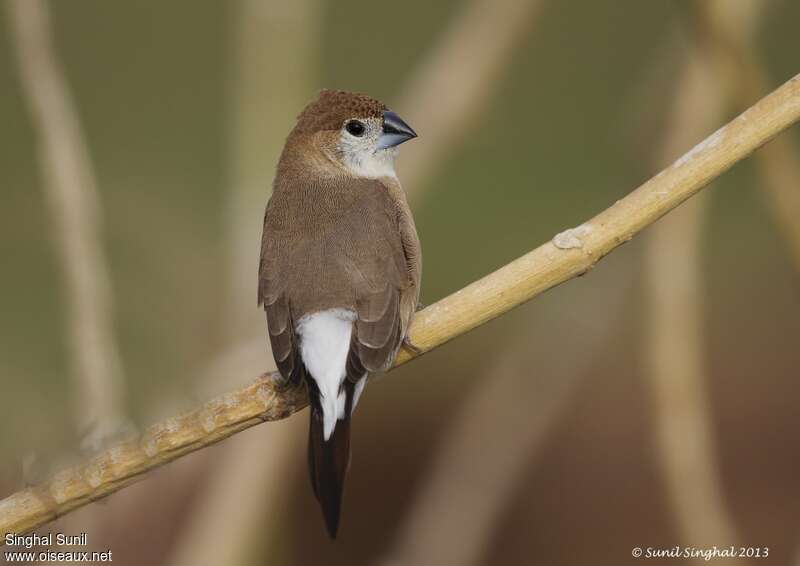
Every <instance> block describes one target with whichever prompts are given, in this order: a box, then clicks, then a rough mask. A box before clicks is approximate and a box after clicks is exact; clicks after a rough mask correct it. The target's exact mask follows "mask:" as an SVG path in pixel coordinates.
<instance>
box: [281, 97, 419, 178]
mask: <svg viewBox="0 0 800 566" xmlns="http://www.w3.org/2000/svg"><path fill="white" fill-rule="evenodd" d="M415 137H417V133H416V132H415V131H414V130H413V129H411V126H409V125H408V124H406V123H405V122H404V121H403V120H402V119H401V118H400V116H398V115H397V114H395V113H394V112H392V111H391V110H389V109H388V108H386V105H385V104H383V103H382V102H380V101H378V100H375V99H374V98H370V97H369V96H366V95H364V94H356V93H353V92H347V91H342V90H323V91H322V92H321V93H320V95H319V97H318V98H317V99H316V100H315V101H313V102H311V103H310V104H309V105H308V106H306V108H305V109H304V110H303V112H302V113H301V114H300V116H299V117H298V118H297V125H296V126H295V128H294V130H293V131H292V134H291V136H290V140H293V141H294V144H293V145H295V146H297V149H299V150H300V152H301V153H303V154H305V156H306V157H307V158H311V159H312V160H316V161H317V162H319V158H320V157H323V158H324V159H325V160H326V161H328V162H329V163H330V164H332V165H333V166H334V167H336V168H339V169H342V168H343V169H344V170H346V171H347V172H348V173H350V174H351V175H353V176H356V177H367V178H378V177H385V176H390V177H393V176H395V172H394V158H395V155H396V154H397V146H398V145H400V144H401V143H403V142H406V141H408V140H410V139H412V138H415Z"/></svg>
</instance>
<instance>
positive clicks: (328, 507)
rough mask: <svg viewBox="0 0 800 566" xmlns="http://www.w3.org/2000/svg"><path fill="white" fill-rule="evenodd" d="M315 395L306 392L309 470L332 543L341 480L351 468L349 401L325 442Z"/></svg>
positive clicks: (336, 527)
mask: <svg viewBox="0 0 800 566" xmlns="http://www.w3.org/2000/svg"><path fill="white" fill-rule="evenodd" d="M310 381H313V380H310ZM346 390H347V391H346V393H347V396H348V398H352V394H353V392H352V386H350V387H346ZM316 393H317V392H312V391H309V395H310V396H311V397H312V403H311V407H310V411H309V413H310V414H311V425H310V426H309V431H308V469H309V473H310V475H311V486H312V487H313V488H314V494H315V495H316V496H317V500H318V501H319V502H320V505H321V506H322V514H323V515H324V517H325V525H326V526H327V527H328V534H330V536H331V538H333V539H335V538H336V533H337V531H338V530H339V515H340V513H341V509H342V492H343V491H344V480H345V476H346V475H347V470H348V468H349V467H350V415H349V414H350V402H349V401H350V399H348V403H347V405H348V406H347V409H346V410H345V415H346V416H345V418H344V419H342V420H340V421H338V422H337V423H336V428H334V429H333V433H332V434H331V437H330V438H329V439H328V440H325V437H324V429H323V418H322V409H321V407H320V405H319V402H318V401H317V402H315V400H314V397H315V396H316V395H315V394H316ZM317 398H318V397H317Z"/></svg>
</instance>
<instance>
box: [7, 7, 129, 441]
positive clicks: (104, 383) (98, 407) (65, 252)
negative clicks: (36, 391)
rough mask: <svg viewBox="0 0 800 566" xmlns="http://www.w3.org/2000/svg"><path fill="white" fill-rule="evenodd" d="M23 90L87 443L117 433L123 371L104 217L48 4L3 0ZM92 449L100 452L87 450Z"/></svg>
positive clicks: (80, 420)
mask: <svg viewBox="0 0 800 566" xmlns="http://www.w3.org/2000/svg"><path fill="white" fill-rule="evenodd" d="M6 8H7V13H8V16H9V21H10V24H11V31H12V37H13V42H14V44H15V47H16V53H17V59H18V67H19V73H20V79H21V85H22V88H23V91H24V94H25V101H26V103H27V104H28V107H29V111H30V114H31V118H32V120H33V125H34V129H35V131H36V135H37V145H38V151H39V161H40V164H41V168H42V172H43V186H44V190H45V198H46V201H47V205H48V207H49V212H50V224H51V225H52V236H53V241H54V243H55V245H56V249H57V252H58V259H59V261H60V264H61V271H62V273H63V277H64V285H65V287H66V290H65V298H66V304H67V323H68V332H67V335H68V340H69V342H70V350H71V356H72V359H73V369H72V374H73V377H74V380H75V386H76V390H77V395H76V397H75V415H76V421H77V426H78V429H79V430H80V431H81V432H83V433H87V434H88V435H89V436H88V437H87V439H86V443H87V444H88V445H93V444H96V442H95V441H97V442H99V441H100V439H101V438H102V437H103V436H104V435H108V434H111V433H112V432H118V430H117V429H119V427H120V426H121V425H122V424H123V421H122V418H123V417H122V415H123V413H124V411H123V408H124V407H123V406H124V395H123V371H122V363H121V361H120V355H119V351H118V347H117V342H116V338H115V332H114V325H113V321H112V318H113V317H112V311H113V304H112V303H113V301H112V293H111V282H110V279H111V278H110V275H109V269H108V265H107V262H106V258H105V256H104V253H103V250H102V245H101V242H102V237H101V232H102V229H101V224H102V211H101V207H100V202H99V195H98V190H97V183H96V180H95V176H94V172H93V170H92V164H91V159H90V156H89V149H88V147H87V145H86V141H85V139H84V136H83V133H82V132H81V127H80V123H79V120H78V113H77V109H76V108H75V105H74V103H73V101H72V97H71V95H70V92H69V87H68V85H67V81H66V78H65V76H64V71H63V69H62V68H61V65H60V63H59V61H58V58H57V56H56V52H55V49H54V46H53V44H52V42H53V40H52V35H53V34H52V30H51V25H50V13H49V10H48V6H47V4H46V3H45V2H44V1H43V0H6ZM90 447H95V446H90Z"/></svg>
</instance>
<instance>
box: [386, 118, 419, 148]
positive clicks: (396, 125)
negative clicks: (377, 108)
mask: <svg viewBox="0 0 800 566" xmlns="http://www.w3.org/2000/svg"><path fill="white" fill-rule="evenodd" d="M415 137H417V132H415V131H414V130H413V129H411V126H409V125H408V124H406V123H405V122H404V121H403V119H402V118H401V117H400V116H398V115H397V114H395V113H394V112H392V111H391V110H387V111H385V112H384V113H383V133H382V134H381V137H380V138H378V149H387V148H390V147H395V146H397V145H400V144H401V143H403V142H406V141H408V140H410V139H413V138H415Z"/></svg>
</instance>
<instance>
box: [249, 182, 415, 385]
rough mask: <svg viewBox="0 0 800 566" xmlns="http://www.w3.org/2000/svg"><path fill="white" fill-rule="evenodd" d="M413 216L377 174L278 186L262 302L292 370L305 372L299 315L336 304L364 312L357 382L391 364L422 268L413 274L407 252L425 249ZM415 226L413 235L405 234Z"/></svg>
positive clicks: (354, 348) (280, 358)
mask: <svg viewBox="0 0 800 566" xmlns="http://www.w3.org/2000/svg"><path fill="white" fill-rule="evenodd" d="M304 192H305V193H306V194H303V193H304ZM409 218H410V213H409V212H408V209H407V206H405V201H404V200H403V201H402V202H401V203H398V202H397V199H396V198H394V197H393V196H392V194H391V191H390V190H389V189H388V188H387V186H385V185H384V184H382V183H381V182H380V181H377V180H374V181H373V180H353V179H349V180H348V181H347V185H346V187H342V186H338V187H337V186H331V185H322V186H316V187H305V186H303V187H298V186H295V187H293V189H292V191H283V192H278V191H277V190H276V193H275V195H274V196H273V198H272V199H271V200H270V204H269V206H268V207H267V213H266V216H265V223H264V238H263V241H262V254H261V266H260V269H259V301H260V302H262V303H263V304H264V308H265V310H266V313H267V324H268V326H269V334H270V341H271V343H272V348H273V355H274V356H275V361H276V363H277V365H278V369H279V370H280V372H281V374H282V375H283V376H284V377H285V378H287V379H293V380H294V379H297V377H298V374H299V373H300V372H302V371H303V369H302V367H301V366H302V361H301V360H300V358H299V353H298V352H299V348H298V347H297V340H296V337H295V331H294V329H295V326H296V322H297V321H298V320H299V319H300V318H301V317H302V316H303V315H305V314H308V313H313V312H318V311H322V310H327V309H330V308H345V309H351V310H354V311H355V312H356V314H357V318H356V321H355V324H354V332H353V337H352V342H351V348H350V354H349V356H348V366H347V374H348V377H349V378H350V379H351V380H352V381H356V380H358V379H360V378H361V377H363V376H364V374H365V373H366V372H375V371H382V370H384V369H386V368H387V367H388V365H389V364H391V362H392V360H393V359H394V355H395V354H396V352H397V349H398V348H399V346H400V344H401V342H402V339H403V336H404V333H405V330H406V328H407V325H408V321H409V318H410V315H411V313H413V306H415V305H416V298H417V296H418V281H419V277H418V269H417V273H413V272H412V271H413V270H412V269H411V268H410V263H409V257H410V256H411V257H412V259H413V258H414V257H418V255H419V250H418V243H417V244H416V246H417V247H416V248H415V249H413V250H409V249H407V248H409V246H408V245H407V242H408V241H413V242H417V239H416V232H415V231H414V230H413V222H410V224H409V221H408V219H409ZM409 225H410V227H411V231H412V232H413V234H411V235H409V234H405V233H404V232H403V231H404V230H405V231H408V229H409V228H408V226H409ZM412 264H414V265H418V261H416V260H414V261H412ZM412 303H413V305H412V306H411V308H410V309H409V305H411V304H412ZM298 367H300V368H301V369H300V370H299V372H298Z"/></svg>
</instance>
